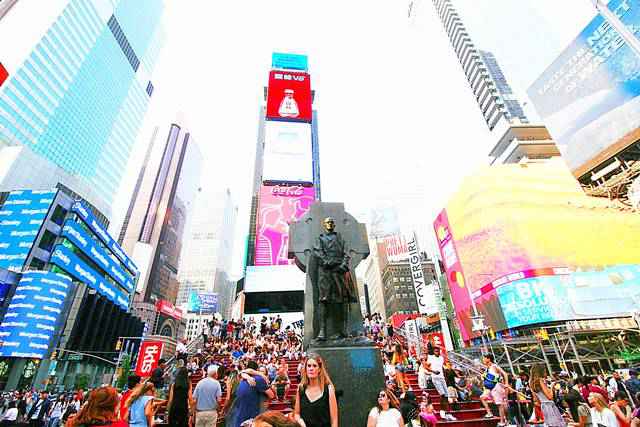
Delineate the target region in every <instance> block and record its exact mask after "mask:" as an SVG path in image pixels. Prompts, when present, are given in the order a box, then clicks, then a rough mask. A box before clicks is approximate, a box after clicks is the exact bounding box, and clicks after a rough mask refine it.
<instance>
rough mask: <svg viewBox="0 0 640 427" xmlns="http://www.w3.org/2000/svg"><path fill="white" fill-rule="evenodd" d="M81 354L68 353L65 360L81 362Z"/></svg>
mask: <svg viewBox="0 0 640 427" xmlns="http://www.w3.org/2000/svg"><path fill="white" fill-rule="evenodd" d="M82 357H83V356H82V354H74V353H69V355H68V356H67V360H75V361H78V360H82Z"/></svg>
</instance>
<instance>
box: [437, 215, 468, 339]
mask: <svg viewBox="0 0 640 427" xmlns="http://www.w3.org/2000/svg"><path fill="white" fill-rule="evenodd" d="M433 228H434V231H435V234H436V240H437V241H438V248H439V249H440V258H441V259H442V261H443V263H444V268H445V272H446V274H447V282H448V283H449V291H450V293H451V301H452V302H453V305H454V307H455V311H456V319H457V320H458V326H459V328H460V334H461V335H462V339H464V340H465V341H466V340H468V339H469V338H471V320H470V318H471V315H472V311H471V308H472V304H471V298H470V297H469V291H468V290H467V284H466V282H465V280H464V274H463V272H462V266H461V265H460V259H459V258H458V252H457V250H456V245H455V241H454V239H453V235H452V233H451V227H450V226H449V217H448V216H447V212H446V210H443V211H442V212H440V215H438V217H437V218H436V220H435V222H434V223H433Z"/></svg>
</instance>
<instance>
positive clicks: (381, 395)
mask: <svg viewBox="0 0 640 427" xmlns="http://www.w3.org/2000/svg"><path fill="white" fill-rule="evenodd" d="M378 397H379V398H380V397H387V393H380V394H379V395H378Z"/></svg>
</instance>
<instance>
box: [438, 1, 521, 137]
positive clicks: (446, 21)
mask: <svg viewBox="0 0 640 427" xmlns="http://www.w3.org/2000/svg"><path fill="white" fill-rule="evenodd" d="M433 4H434V6H435V8H436V11H437V13H438V16H439V17H440V20H441V21H442V25H443V26H444V30H445V31H446V33H447V35H448V37H449V40H450V41H451V46H452V47H453V50H454V51H455V53H456V55H457V57H458V60H459V61H460V65H461V66H462V69H463V71H464V74H465V75H466V77H467V80H468V82H469V85H470V86H471V90H472V91H473V94H474V95H475V97H476V100H477V101H478V106H479V107H480V111H481V112H482V116H483V117H484V120H485V122H486V123H487V126H488V127H489V130H493V129H494V128H495V127H496V126H497V125H498V124H499V123H500V122H501V121H504V122H505V123H506V124H508V125H514V124H516V125H517V124H521V123H528V122H529V120H528V119H527V117H526V115H525V114H524V111H523V110H522V106H521V105H520V103H519V101H518V100H517V98H516V97H515V96H514V94H513V91H512V90H511V87H510V86H509V84H508V82H507V80H506V78H505V77H504V74H503V73H502V70H501V69H500V66H499V65H498V62H497V60H496V58H495V56H494V55H493V53H491V52H488V51H482V50H479V49H477V48H476V46H475V44H474V43H473V40H472V39H471V37H470V36H469V33H468V32H467V29H466V27H465V25H464V23H463V22H462V20H461V19H460V15H459V14H458V12H457V11H456V8H455V7H454V5H453V0H433Z"/></svg>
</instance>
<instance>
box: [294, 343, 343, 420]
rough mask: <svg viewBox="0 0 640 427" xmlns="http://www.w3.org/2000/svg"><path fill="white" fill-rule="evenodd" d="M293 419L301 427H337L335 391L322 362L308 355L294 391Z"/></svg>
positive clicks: (314, 355)
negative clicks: (298, 383)
mask: <svg viewBox="0 0 640 427" xmlns="http://www.w3.org/2000/svg"><path fill="white" fill-rule="evenodd" d="M294 418H295V420H296V421H297V422H298V423H300V425H301V426H302V427H338V401H337V400H336V390H335V388H334V386H333V383H332V382H331V378H330V377H329V374H328V373H327V369H326V366H325V363H324V360H322V358H321V357H320V356H318V355H316V354H312V355H309V357H307V360H306V362H305V364H304V367H303V369H302V381H301V382H300V385H299V386H298V388H297V390H296V404H295V408H294Z"/></svg>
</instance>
